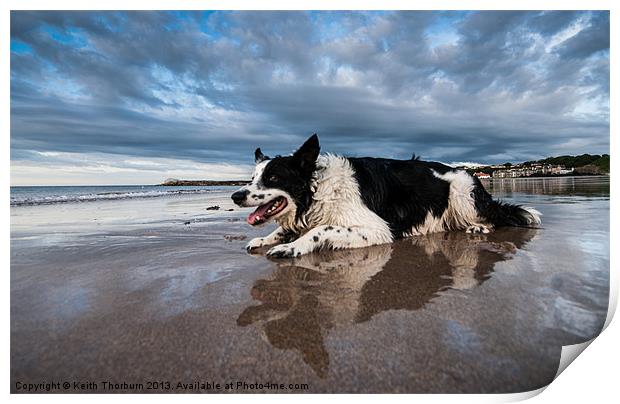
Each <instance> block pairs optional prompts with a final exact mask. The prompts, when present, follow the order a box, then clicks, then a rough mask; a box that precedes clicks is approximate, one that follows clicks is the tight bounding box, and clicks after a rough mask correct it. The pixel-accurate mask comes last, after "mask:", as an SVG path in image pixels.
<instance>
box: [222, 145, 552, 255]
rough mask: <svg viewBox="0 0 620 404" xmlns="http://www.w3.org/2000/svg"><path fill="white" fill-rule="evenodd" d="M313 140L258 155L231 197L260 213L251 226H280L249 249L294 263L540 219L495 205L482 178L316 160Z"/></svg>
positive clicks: (416, 167)
mask: <svg viewBox="0 0 620 404" xmlns="http://www.w3.org/2000/svg"><path fill="white" fill-rule="evenodd" d="M319 151H320V147H319V139H318V137H317V136H316V134H315V135H313V136H312V137H310V138H309V139H308V140H306V142H305V143H304V144H303V145H302V146H301V147H300V148H299V150H297V151H296V152H295V153H293V154H292V155H291V156H286V157H283V156H277V157H275V158H273V159H270V158H269V157H267V156H265V155H263V153H262V152H261V150H260V148H258V149H256V152H255V161H256V168H255V171H254V177H253V178H252V182H251V183H250V184H248V185H246V186H244V187H242V188H241V189H239V190H238V191H237V192H235V193H234V194H233V195H232V199H233V201H234V202H235V203H236V204H237V205H239V206H243V207H250V206H251V207H255V206H257V208H256V210H255V211H254V212H252V213H251V214H250V215H249V216H248V218H247V221H248V223H249V224H250V225H252V226H256V225H260V224H263V223H266V222H269V221H270V220H275V221H276V222H278V224H279V225H280V227H278V228H277V229H276V230H275V231H274V232H273V233H271V234H269V235H268V236H265V237H260V238H255V239H253V240H251V241H250V243H249V244H248V245H247V249H248V251H251V250H253V249H256V248H259V247H264V246H269V245H275V246H273V247H272V248H271V249H270V250H269V251H268V252H267V255H269V256H274V257H296V256H300V255H303V254H308V253H310V252H312V251H314V250H317V249H320V248H331V249H342V248H358V247H366V246H370V245H375V244H383V243H390V242H392V241H393V240H395V239H398V238H402V237H410V236H420V235H424V234H428V233H435V232H441V231H448V230H464V231H466V232H468V233H488V232H490V231H491V230H492V229H493V228H495V227H500V226H519V227H534V226H537V225H539V224H540V213H539V212H538V211H536V210H535V209H532V208H524V207H520V206H516V205H510V204H506V203H503V202H498V201H494V200H493V199H492V198H491V195H490V194H489V193H488V192H487V191H486V190H485V189H484V187H483V186H482V184H481V183H480V181H479V180H478V178H476V177H473V176H471V175H470V174H468V173H467V172H466V171H463V170H457V169H453V168H452V167H449V166H446V165H444V164H441V163H436V162H427V161H420V160H418V159H416V158H412V159H411V160H392V159H383V158H370V157H360V158H351V157H343V156H338V155H333V154H321V155H319Z"/></svg>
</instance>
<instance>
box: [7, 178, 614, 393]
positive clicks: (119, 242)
mask: <svg viewBox="0 0 620 404" xmlns="http://www.w3.org/2000/svg"><path fill="white" fill-rule="evenodd" d="M485 185H486V186H487V187H488V189H489V190H490V191H491V192H492V193H494V194H495V195H499V196H501V197H502V198H504V199H505V200H508V201H519V202H523V203H525V204H527V205H530V206H535V207H536V208H538V209H539V210H540V211H541V212H542V213H543V214H544V216H543V223H544V228H542V229H538V230H531V229H501V230H498V231H496V232H494V233H491V234H489V235H468V234H465V233H442V234H435V235H431V236H428V237H417V238H412V239H406V240H401V241H398V242H396V243H394V244H392V245H382V246H375V247H371V248H365V249H357V250H347V251H338V252H322V253H320V254H312V255H308V256H303V257H300V258H298V259H285V260H282V259H280V260H269V259H267V258H265V257H264V256H263V255H261V254H257V255H249V254H247V253H246V252H245V250H244V248H243V247H244V245H245V243H246V242H247V241H248V240H249V239H250V238H252V237H256V236H258V235H262V234H265V233H266V232H268V231H270V230H271V229H272V226H267V227H266V228H261V229H254V228H250V227H249V226H248V225H246V224H245V221H244V217H245V215H246V214H247V213H248V212H246V211H240V210H238V209H236V208H234V209H235V210H234V211H232V212H228V211H226V210H227V209H231V208H233V206H232V204H230V203H229V202H228V200H227V198H226V195H210V196H201V197H179V198H159V199H154V200H141V201H122V202H100V203H99V202H98V203H88V204H86V203H85V204H79V205H74V206H70V205H69V204H67V205H65V206H62V207H59V206H48V207H45V208H42V207H18V208H11V216H12V221H11V391H12V392H22V391H23V390H20V389H18V388H17V387H16V386H17V383H18V382H19V383H44V382H48V383H49V382H60V383H61V385H60V387H59V388H58V389H55V388H54V389H51V391H52V392H71V393H74V392H97V393H102V392H136V391H138V392H197V391H196V390H195V389H189V388H188V387H189V385H192V386H195V384H194V383H195V382H199V383H207V382H209V383H220V385H221V389H220V390H215V389H207V387H208V386H206V385H205V386H200V385H199V386H198V387H204V388H203V389H202V390H199V391H200V392H222V391H229V392H302V391H307V392H315V393H319V392H371V393H380V392H388V393H389V392H411V393H426V392H438V393H457V392H468V393H485V392H495V393H506V392H521V391H528V390H532V389H536V388H539V387H541V386H544V385H546V384H548V383H549V382H550V381H551V380H552V379H553V376H554V375H555V373H556V371H557V367H558V364H559V358H560V351H561V347H562V345H567V344H575V343H580V342H583V341H585V340H588V339H590V338H592V337H594V336H596V335H597V334H598V333H599V332H600V330H601V328H602V326H603V323H604V321H605V316H606V312H607V301H608V288H609V179H608V178H607V177H597V178H578V179H570V178H562V179H536V180H534V179H531V180H503V181H494V182H492V183H486V184H485ZM215 204H217V205H219V206H221V209H220V210H218V211H206V210H205V208H206V207H208V206H211V205H215ZM29 209H30V210H29ZM187 222H189V224H186V223H187ZM96 223H99V224H96ZM243 237H246V239H244V240H241V239H240V238H243ZM65 381H68V382H70V384H71V387H70V388H69V389H67V390H65V389H64V388H63V387H62V383H63V382H65ZM75 381H80V382H83V383H87V382H94V383H95V385H96V386H97V389H96V390H95V389H93V384H90V387H91V388H90V389H86V390H79V389H75V388H74V385H73V383H74V382H75ZM104 381H107V382H112V383H123V382H125V383H127V384H128V388H127V389H124V388H119V389H113V390H103V388H104V385H103V382H104ZM148 382H170V387H171V388H170V389H164V390H161V389H157V390H146V389H147V388H148V387H149V385H148ZM179 382H181V383H185V386H182V387H180V388H177V386H178V383H179ZM230 382H232V383H233V385H234V388H233V389H230V390H226V389H225V388H224V386H225V384H226V383H230ZM237 382H246V383H248V384H251V383H263V384H266V383H267V382H270V383H277V384H284V385H285V386H284V388H283V389H278V390H273V389H267V388H263V389H262V390H261V389H253V388H251V386H245V388H244V386H240V388H237ZM132 383H134V384H135V383H142V384H143V386H142V388H141V387H140V386H138V385H134V386H131V385H130V384H132ZM289 384H297V385H298V386H294V385H293V386H292V387H293V388H292V389H289ZM301 384H306V385H307V389H306V388H304V387H303V386H301ZM152 386H154V385H152ZM152 386H151V387H152ZM119 387H123V386H119ZM132 387H133V388H132ZM157 387H160V386H159V385H158V386H157ZM165 387H167V384H164V388H165ZM296 387H297V388H296Z"/></svg>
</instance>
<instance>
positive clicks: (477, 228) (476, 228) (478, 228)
mask: <svg viewBox="0 0 620 404" xmlns="http://www.w3.org/2000/svg"><path fill="white" fill-rule="evenodd" d="M490 232H491V230H490V229H489V228H488V227H487V226H485V225H483V224H475V225H471V226H469V227H468V228H467V229H466V230H465V233H472V234H475V233H484V234H488V233H490Z"/></svg>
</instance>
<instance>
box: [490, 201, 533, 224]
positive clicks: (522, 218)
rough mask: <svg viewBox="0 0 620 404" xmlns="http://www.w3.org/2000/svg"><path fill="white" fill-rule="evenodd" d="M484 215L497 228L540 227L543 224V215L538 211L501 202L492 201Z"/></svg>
mask: <svg viewBox="0 0 620 404" xmlns="http://www.w3.org/2000/svg"><path fill="white" fill-rule="evenodd" d="M484 215H485V216H486V218H487V220H489V221H490V222H491V223H493V225H494V226H495V227H501V226H516V227H538V226H540V224H541V223H542V221H541V219H540V217H541V216H542V213H540V212H539V211H537V210H536V209H534V208H530V207H523V206H519V205H513V204H510V203H505V202H499V201H491V202H490V203H489V204H488V205H487V206H486V209H485V212H484Z"/></svg>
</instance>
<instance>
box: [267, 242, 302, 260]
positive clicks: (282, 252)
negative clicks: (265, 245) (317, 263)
mask: <svg viewBox="0 0 620 404" xmlns="http://www.w3.org/2000/svg"><path fill="white" fill-rule="evenodd" d="M300 255H301V251H299V250H296V249H295V246H294V245H293V243H289V244H280V245H277V246H275V247H271V248H270V249H269V251H267V256H269V257H273V258H291V257H299V256H300Z"/></svg>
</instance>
